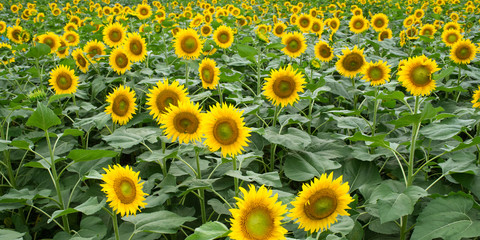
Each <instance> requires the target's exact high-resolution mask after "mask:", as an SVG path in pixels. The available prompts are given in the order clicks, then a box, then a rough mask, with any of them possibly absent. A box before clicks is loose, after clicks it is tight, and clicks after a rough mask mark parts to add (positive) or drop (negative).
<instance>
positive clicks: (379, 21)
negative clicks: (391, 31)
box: [371, 13, 388, 32]
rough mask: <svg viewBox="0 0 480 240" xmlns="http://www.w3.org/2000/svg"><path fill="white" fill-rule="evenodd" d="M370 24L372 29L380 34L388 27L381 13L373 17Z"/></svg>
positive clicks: (385, 18) (386, 20)
mask: <svg viewBox="0 0 480 240" xmlns="http://www.w3.org/2000/svg"><path fill="white" fill-rule="evenodd" d="M371 23H372V27H373V29H375V31H377V32H380V31H382V30H383V29H385V28H387V27H388V17H387V15H385V14H383V13H377V14H375V15H373V17H372V20H371Z"/></svg>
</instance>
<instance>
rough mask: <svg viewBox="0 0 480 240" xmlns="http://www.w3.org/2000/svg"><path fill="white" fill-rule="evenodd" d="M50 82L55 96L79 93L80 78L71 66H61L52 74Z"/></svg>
mask: <svg viewBox="0 0 480 240" xmlns="http://www.w3.org/2000/svg"><path fill="white" fill-rule="evenodd" d="M48 82H49V83H50V85H51V86H52V88H53V90H55V94H71V93H74V92H76V91H77V85H78V77H77V76H75V72H74V71H73V69H70V67H69V66H66V65H59V66H57V67H56V68H54V69H53V70H52V71H51V72H50V79H49V80H48Z"/></svg>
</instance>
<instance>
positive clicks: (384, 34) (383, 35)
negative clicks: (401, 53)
mask: <svg viewBox="0 0 480 240" xmlns="http://www.w3.org/2000/svg"><path fill="white" fill-rule="evenodd" d="M387 38H392V30H391V29H390V28H386V29H384V30H382V31H381V32H379V33H378V41H383V40H385V39H387Z"/></svg>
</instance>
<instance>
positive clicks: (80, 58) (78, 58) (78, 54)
mask: <svg viewBox="0 0 480 240" xmlns="http://www.w3.org/2000/svg"><path fill="white" fill-rule="evenodd" d="M72 57H73V59H75V64H77V67H78V68H79V69H80V71H82V72H84V73H86V72H87V71H88V66H89V65H90V63H89V62H88V61H87V59H86V58H85V56H84V55H83V51H82V49H81V48H77V49H75V50H73V52H72Z"/></svg>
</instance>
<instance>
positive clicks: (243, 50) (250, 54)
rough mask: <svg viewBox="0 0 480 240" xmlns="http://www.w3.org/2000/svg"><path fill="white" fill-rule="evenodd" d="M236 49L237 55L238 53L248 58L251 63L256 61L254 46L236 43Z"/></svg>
mask: <svg viewBox="0 0 480 240" xmlns="http://www.w3.org/2000/svg"><path fill="white" fill-rule="evenodd" d="M237 51H238V55H240V56H241V57H244V58H246V59H248V60H249V61H251V62H252V63H255V62H256V60H255V55H257V49H255V48H254V47H251V46H248V45H243V44H238V45H237Z"/></svg>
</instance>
